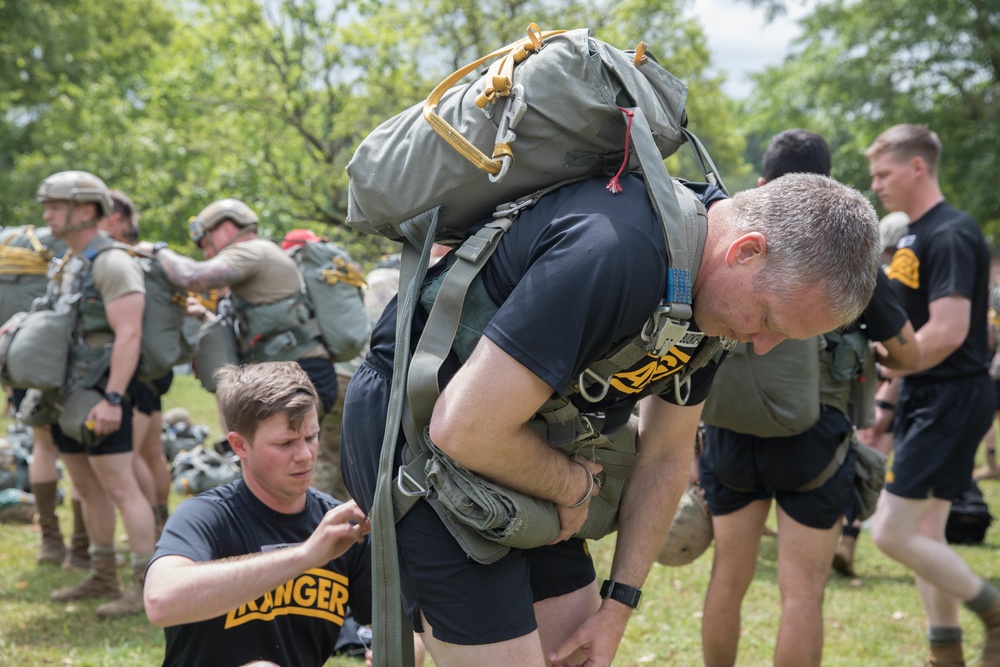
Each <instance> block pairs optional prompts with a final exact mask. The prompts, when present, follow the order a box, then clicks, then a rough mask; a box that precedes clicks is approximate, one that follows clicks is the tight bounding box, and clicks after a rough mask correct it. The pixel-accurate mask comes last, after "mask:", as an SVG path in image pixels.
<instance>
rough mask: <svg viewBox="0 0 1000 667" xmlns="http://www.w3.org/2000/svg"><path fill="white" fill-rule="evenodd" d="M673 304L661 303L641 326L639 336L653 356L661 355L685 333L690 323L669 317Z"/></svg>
mask: <svg viewBox="0 0 1000 667" xmlns="http://www.w3.org/2000/svg"><path fill="white" fill-rule="evenodd" d="M672 311H673V306H672V305H671V304H669V303H661V304H660V305H659V306H658V307H657V308H656V310H654V311H653V314H652V315H650V317H649V319H648V320H646V324H644V325H643V327H642V333H641V334H640V336H641V337H642V340H643V342H644V343H646V350H647V351H648V352H649V353H650V354H651V355H653V356H654V357H662V356H664V355H665V354H666V353H667V352H669V351H670V348H672V347H673V346H674V345H676V344H677V341H679V340H680V339H681V338H682V337H683V336H684V334H686V333H687V330H688V328H690V326H691V323H690V322H688V321H685V320H678V319H675V318H673V317H670V313H671V312H672Z"/></svg>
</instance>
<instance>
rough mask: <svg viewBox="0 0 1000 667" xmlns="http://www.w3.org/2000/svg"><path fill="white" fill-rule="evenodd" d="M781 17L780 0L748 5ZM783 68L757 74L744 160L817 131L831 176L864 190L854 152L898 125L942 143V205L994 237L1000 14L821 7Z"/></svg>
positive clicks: (841, 1) (991, 5) (909, 2)
mask: <svg viewBox="0 0 1000 667" xmlns="http://www.w3.org/2000/svg"><path fill="white" fill-rule="evenodd" d="M755 4H767V5H769V6H770V7H771V9H777V10H779V11H780V9H781V6H782V3H781V2H779V1H778V0H756V2H755ZM803 26H804V32H803V34H802V36H801V38H800V39H799V40H798V41H797V43H796V44H795V45H794V46H793V49H792V53H791V54H789V56H788V57H787V58H786V59H785V61H784V62H783V63H782V64H781V65H779V66H777V67H772V68H769V69H768V70H766V71H765V72H763V73H761V74H759V75H757V76H756V77H755V81H756V87H755V90H754V93H753V95H752V96H751V98H750V99H749V101H748V103H747V105H746V112H747V115H746V122H747V123H748V130H749V138H748V143H749V150H748V159H749V160H750V161H751V162H753V163H754V164H759V157H757V156H759V154H760V152H761V151H762V150H763V148H764V146H765V145H766V143H767V140H768V139H769V138H770V137H771V136H772V135H773V134H774V133H775V132H778V131H780V130H782V129H785V128H788V127H805V128H807V129H811V130H814V131H816V132H820V133H821V134H823V135H824V136H825V137H826V138H827V140H828V141H829V142H830V144H831V147H832V148H833V149H834V151H835V155H834V167H833V169H834V175H835V176H836V177H838V178H839V179H840V180H842V181H844V182H847V183H851V184H853V185H855V186H856V187H858V188H859V189H861V190H863V191H865V190H867V189H868V188H869V185H870V179H869V177H868V165H867V161H866V160H865V158H864V154H863V152H864V149H865V148H866V147H867V146H868V145H869V144H870V143H871V141H872V140H873V139H874V138H875V137H876V136H877V135H878V134H879V133H881V132H882V131H883V130H885V129H887V128H889V127H890V126H892V125H895V124H897V123H918V124H924V125H927V126H928V127H930V128H931V129H932V130H934V131H935V132H937V133H938V135H940V137H941V141H942V143H943V145H944V152H943V155H942V159H941V167H940V171H939V176H940V180H941V186H942V189H943V191H944V194H945V196H946V197H947V198H948V199H949V200H950V201H951V202H952V203H953V204H954V205H956V206H958V207H959V208H962V209H965V210H967V211H969V212H970V213H971V214H972V215H973V217H975V218H976V219H977V220H978V221H979V223H980V225H982V226H983V227H984V229H985V230H986V231H987V232H989V233H992V234H994V235H996V234H997V233H998V232H1000V197H997V195H996V191H995V189H994V188H993V187H992V182H993V179H994V178H995V175H996V174H997V173H998V169H1000V132H998V129H997V128H998V127H1000V5H998V4H997V3H996V2H991V1H989V0H952V1H951V2H947V3H941V2H936V1H935V0H864V1H861V0H823V1H821V2H818V3H816V6H815V9H814V11H813V12H812V14H811V15H809V16H808V17H807V18H806V19H804V22H803Z"/></svg>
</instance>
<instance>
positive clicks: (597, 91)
mask: <svg viewBox="0 0 1000 667" xmlns="http://www.w3.org/2000/svg"><path fill="white" fill-rule="evenodd" d="M489 61H493V62H492V64H490V65H489V67H488V69H487V70H486V72H485V74H482V76H480V77H479V78H478V79H477V80H475V81H472V82H468V83H462V84H461V85H458V84H460V82H461V81H462V79H464V78H465V77H466V76H467V75H470V74H474V73H477V72H478V71H479V69H480V68H481V67H482V66H484V65H485V64H486V63H487V62H489ZM686 98H687V88H686V86H685V85H684V84H683V83H682V82H681V81H679V80H678V79H677V78H676V77H674V76H673V75H672V74H670V73H669V72H667V71H666V70H665V69H663V68H662V67H661V66H660V65H659V64H658V63H657V62H656V61H655V58H654V57H653V56H652V54H651V53H648V52H647V50H646V45H645V44H641V43H640V45H639V46H638V47H637V48H636V49H635V50H634V51H623V50H621V49H618V48H616V47H614V46H611V45H609V44H606V43H604V42H601V41H600V40H597V39H595V38H593V37H591V36H590V33H589V31H588V30H585V29H582V30H569V31H552V32H542V31H541V30H540V29H539V28H538V26H536V25H534V24H532V25H531V26H529V28H528V31H527V37H525V38H523V39H521V40H519V41H517V42H514V43H512V44H509V45H508V46H506V47H503V48H501V49H498V50H496V51H494V52H493V53H490V54H489V55H487V56H484V57H483V58H480V59H478V60H476V61H475V62H472V63H470V64H469V65H467V66H465V67H463V68H461V69H460V70H458V71H457V72H455V73H454V74H452V75H451V76H449V77H447V78H446V79H445V80H444V81H443V82H442V83H441V84H439V85H438V86H437V87H436V88H435V89H434V90H433V91H432V92H431V93H430V95H429V97H428V98H427V100H426V101H425V102H424V103H422V104H419V105H416V106H414V107H411V108H410V109H408V110H406V111H404V112H402V113H401V114H399V115H397V116H396V117H394V118H392V119H390V120H388V121H386V122H385V123H383V124H382V125H381V126H379V127H378V128H376V129H375V130H374V131H373V132H372V133H371V134H369V135H368V137H367V138H366V139H365V140H364V141H362V143H361V145H360V146H359V147H358V149H357V151H356V152H355V154H354V156H353V158H352V160H351V162H350V164H348V167H347V171H348V175H349V176H350V189H349V193H348V216H347V223H348V225H350V226H351V227H353V228H355V229H358V230H359V231H362V232H365V233H369V234H378V235H382V236H385V237H387V238H390V239H394V240H399V241H402V242H403V249H402V263H401V269H400V295H399V308H398V309H397V325H396V345H395V350H396V353H395V359H394V366H393V381H392V391H391V397H390V400H389V411H388V416H387V420H386V422H387V423H386V431H385V438H384V440H383V446H382V454H381V458H380V461H379V476H378V477H379V481H378V486H377V489H376V494H375V500H374V505H373V509H372V524H373V545H374V548H373V550H372V558H373V569H374V571H375V574H374V576H373V580H374V582H375V589H374V597H373V603H374V606H373V609H374V612H375V613H374V621H375V636H376V643H375V654H374V655H375V664H376V665H379V667H388V666H390V665H391V666H393V667H396V666H397V665H404V664H412V658H411V656H409V655H408V654H409V652H410V651H411V650H412V642H411V641H410V640H409V634H408V633H407V632H404V629H405V628H406V625H405V623H404V621H403V619H402V615H401V613H400V597H399V593H398V591H399V571H398V562H397V560H396V559H397V553H396V541H395V521H398V519H399V518H400V517H401V516H403V515H404V514H405V513H406V511H408V509H409V508H410V507H412V506H413V504H414V503H415V502H416V501H417V500H419V499H421V498H425V499H426V500H427V501H428V502H430V503H431V506H432V507H434V509H435V511H436V512H437V514H438V516H440V517H441V518H442V520H443V521H444V522H445V525H446V526H447V527H448V529H449V531H451V534H452V535H453V536H454V537H455V539H456V541H457V542H458V543H459V544H460V545H461V546H462V547H463V549H465V551H466V553H467V554H469V556H470V558H473V559H475V560H477V561H479V562H483V563H488V562H493V561H494V560H496V559H498V558H500V557H502V556H503V555H504V554H505V553H507V551H508V550H509V548H511V547H519V548H527V547H531V546H538V545H540V544H544V543H545V542H546V538H547V536H548V535H549V534H550V533H551V530H552V520H551V519H552V515H553V514H554V512H555V509H554V507H551V506H550V505H551V504H550V503H544V502H533V501H534V500H537V499H531V498H527V497H524V496H520V495H519V494H515V493H513V492H511V491H510V490H509V489H504V488H502V487H498V486H497V485H491V484H489V483H488V481H487V480H483V479H482V478H479V477H478V476H477V475H475V474H474V473H472V472H471V471H467V470H463V469H461V467H460V466H457V465H451V464H452V463H454V462H450V461H448V459H447V458H446V457H445V456H444V455H443V454H442V453H441V452H439V451H437V449H436V447H434V444H433V443H432V442H430V439H429V438H428V437H426V433H427V424H428V422H429V419H430V411H431V408H432V407H433V404H434V401H435V400H436V399H437V396H438V394H439V392H440V388H439V386H438V383H437V371H438V369H439V368H440V366H441V364H442V363H443V360H444V358H445V357H446V356H447V355H448V354H449V353H450V351H451V349H452V346H453V344H462V341H461V340H456V332H458V331H462V330H468V331H472V332H473V334H475V332H476V331H477V330H478V331H481V328H479V326H476V324H475V323H473V324H472V325H471V326H470V325H469V324H468V323H467V322H466V320H468V319H477V318H479V319H481V317H482V316H483V315H484V311H482V310H481V309H480V308H477V307H473V306H472V305H471V304H472V302H477V303H482V304H485V308H487V309H489V307H490V304H489V303H486V302H488V296H487V295H485V294H484V289H483V288H482V285H481V279H479V280H477V276H478V274H479V271H480V270H481V269H482V267H483V266H484V265H485V263H486V262H487V261H488V259H489V258H490V256H491V255H492V253H493V251H494V250H495V249H496V247H497V245H498V244H499V242H500V239H501V237H502V235H503V234H504V232H505V231H506V230H507V229H508V228H509V227H510V225H511V224H515V223H516V218H517V216H518V213H519V212H520V211H521V210H524V209H525V208H528V207H530V206H532V205H533V204H534V203H535V202H536V201H538V199H539V198H541V197H542V196H544V195H545V194H546V193H548V192H549V191H551V190H553V189H555V188H556V187H559V186H560V185H564V184H566V183H569V182H572V181H574V180H581V179H584V178H590V177H595V176H599V175H602V174H604V175H607V176H610V177H611V180H610V181H609V184H608V189H609V190H611V192H616V191H617V187H618V177H619V176H620V175H621V174H622V173H624V172H626V171H628V172H633V173H639V174H641V175H642V177H643V180H644V182H645V185H646V189H647V192H648V193H649V196H650V201H651V203H652V204H653V207H654V209H655V211H656V213H657V216H658V217H659V219H660V221H661V222H662V224H663V237H664V244H665V247H666V251H667V259H668V271H667V274H668V278H667V286H666V289H665V293H664V296H663V299H662V300H661V303H660V306H659V307H658V308H657V310H656V311H655V312H654V314H653V315H652V316H651V317H650V319H649V321H648V322H647V323H646V326H645V327H644V328H643V332H642V334H641V335H640V336H637V337H636V339H635V340H633V341H631V342H630V343H629V344H628V345H626V346H625V348H623V349H622V350H621V351H620V352H619V353H616V354H615V355H613V357H611V358H608V359H604V360H600V361H599V362H596V363H595V364H594V365H592V366H591V367H590V368H588V369H586V371H585V372H584V373H583V374H581V376H580V378H579V379H578V382H577V385H578V387H579V391H580V395H581V396H583V397H584V398H585V399H586V400H591V401H596V400H600V397H601V396H603V393H604V392H606V390H607V386H608V380H609V378H610V377H611V376H612V375H613V374H614V373H616V372H618V371H620V370H622V369H624V368H628V367H630V366H631V365H632V364H633V363H635V362H636V361H638V360H639V359H641V358H643V357H645V356H646V355H647V354H654V356H662V354H665V353H666V351H667V350H669V349H670V347H672V346H673V345H674V343H676V342H677V341H679V340H680V339H681V337H682V336H684V335H685V333H687V330H688V327H689V326H690V319H691V315H692V303H691V301H692V295H691V290H692V287H693V284H694V278H695V276H696V275H697V271H698V263H699V261H700V257H701V250H702V248H703V247H704V242H705V233H706V221H705V215H706V214H705V210H704V207H703V206H702V205H701V203H700V202H699V201H698V200H697V198H696V197H695V196H694V195H693V193H692V192H691V191H690V190H688V189H687V188H686V187H684V186H682V185H681V184H679V183H678V182H677V181H675V180H674V179H672V178H671V177H670V175H669V174H668V173H667V170H666V168H665V166H664V164H663V160H664V159H665V158H667V157H668V156H670V155H672V154H673V153H675V152H676V151H677V150H678V149H679V148H680V147H681V146H682V145H683V144H685V143H688V144H690V145H691V146H692V148H693V149H694V151H695V154H696V157H697V158H698V160H699V162H700V164H701V166H702V169H703V171H704V172H705V174H706V176H707V179H708V181H709V182H711V183H713V184H716V185H718V186H719V187H722V184H721V182H720V180H719V178H718V175H717V171H716V169H715V166H714V164H712V161H711V158H710V157H709V156H708V154H707V152H706V151H705V150H704V147H703V146H702V145H701V143H700V142H699V141H698V139H697V138H696V137H695V136H694V135H693V134H692V133H690V132H688V131H687V129H686V127H685V125H686V122H687V117H686V114H685V101H686ZM488 153H489V154H488ZM491 215H492V220H491V221H488V222H487V223H486V224H485V226H484V227H482V228H481V229H480V230H479V231H477V232H476V233H475V234H474V235H472V236H469V232H470V230H471V229H472V228H473V227H474V226H476V225H477V223H480V222H482V221H483V220H484V219H487V218H489V217H490V216H491ZM433 242H438V243H445V244H448V245H455V246H458V245H460V247H459V248H458V249H457V250H456V251H455V252H453V253H452V254H451V255H450V256H449V257H450V260H449V261H450V262H451V263H452V264H451V266H450V267H449V268H448V271H447V274H446V275H444V276H443V277H442V282H441V284H440V285H439V286H435V289H437V290H438V292H437V295H436V296H435V297H434V298H433V299H427V298H426V297H427V296H428V295H427V294H426V293H425V290H424V287H425V286H424V279H425V275H426V270H427V267H428V264H429V255H430V247H431V244H432V243H433ZM483 296H486V299H485V300H483V299H482V297H483ZM422 298H424V300H425V301H428V300H431V301H433V305H432V306H431V308H430V312H429V316H428V320H427V324H426V325H425V328H424V331H423V333H422V335H421V337H420V340H419V342H418V344H417V347H416V350H415V351H414V352H413V356H412V361H411V357H410V352H409V351H410V349H411V346H410V341H409V336H410V330H411V322H412V320H413V315H414V312H415V309H416V308H417V307H420V305H419V304H420V302H421V299H422ZM477 299H478V301H477ZM470 300H471V302H470ZM493 308H494V309H495V305H494V306H493ZM480 326H481V325H480ZM702 353H704V354H702ZM718 353H719V341H718V340H712V341H710V343H709V344H706V345H703V346H702V348H701V350H700V352H699V355H701V356H700V357H699V358H697V359H696V360H695V361H694V362H692V363H691V364H689V365H688V367H686V368H685V369H684V371H683V372H681V373H677V374H674V375H673V376H672V377H671V382H673V384H674V386H673V389H674V391H675V392H676V395H677V396H678V399H679V402H680V403H681V404H683V403H684V400H685V396H686V393H685V387H687V388H688V389H689V388H690V375H691V373H693V372H694V370H696V369H697V368H699V367H700V366H701V365H704V364H706V363H708V362H709V361H710V360H711V359H713V358H715V357H716V356H717V354H718ZM665 389H666V388H664V390H665ZM550 403H551V405H550V404H546V406H543V408H542V409H541V411H540V415H541V414H542V412H544V413H545V415H546V416H547V417H552V422H551V423H545V424H543V423H540V422H543V421H546V420H543V419H536V420H533V427H534V426H537V427H539V428H540V429H543V430H546V431H547V433H545V434H544V435H543V437H546V436H548V437H546V439H547V440H548V441H549V442H550V443H552V442H553V440H554V439H556V438H553V437H552V436H553V434H554V432H555V431H559V432H561V435H562V436H565V441H564V442H563V444H562V446H560V447H559V448H560V449H563V450H564V451H567V453H571V452H572V451H575V449H576V448H582V447H588V448H589V449H588V451H601V452H602V453H601V454H600V455H599V456H598V457H597V458H598V460H600V461H601V463H602V465H604V470H605V471H607V474H606V475H605V478H604V487H602V491H601V494H600V495H599V496H598V497H597V499H602V498H603V500H606V499H607V497H609V496H611V495H613V493H612V487H615V488H617V491H616V492H615V493H614V494H615V495H619V496H620V493H621V492H623V490H624V487H625V484H626V483H627V480H628V476H629V474H630V471H631V467H632V462H633V461H634V458H635V450H634V438H631V437H629V434H630V431H631V429H628V428H623V429H622V430H621V431H620V432H619V434H615V436H618V435H620V437H617V438H616V437H615V436H612V438H611V439H609V438H608V437H607V436H603V435H601V434H600V433H597V432H595V431H594V430H593V428H590V427H589V422H587V420H586V419H585V418H581V417H582V416H581V415H579V411H578V410H576V409H575V407H574V406H573V405H572V404H571V403H570V402H569V401H568V399H567V398H566V397H557V398H556V399H553V401H550ZM574 411H575V412H576V414H575V415H573V414H570V413H572V412H574ZM550 427H551V428H550ZM400 428H402V430H403V432H404V434H405V441H406V444H407V450H405V451H404V457H403V458H404V462H406V464H405V466H404V468H403V469H401V470H400V471H399V474H398V475H397V474H396V473H397V471H396V470H395V452H396V442H397V434H398V432H399V430H400ZM588 429H589V430H588ZM615 439H617V440H618V442H610V440H615ZM599 442H600V443H601V444H598V443H599ZM630 446H631V447H632V449H631V451H629V447H630ZM602 457H607V458H602ZM613 458H614V460H612V459H613ZM601 474H604V473H601ZM606 490H607V493H605V491H606ZM452 494H454V496H452ZM452 500H453V501H454V502H452ZM595 500H596V499H595ZM603 500H602V502H603ZM617 501H618V498H617V497H616V498H615V501H614V502H613V503H610V504H608V505H607V506H606V507H604V506H601V507H598V506H600V505H601V503H595V504H594V505H592V506H591V512H592V513H594V515H595V516H594V517H593V518H594V519H595V521H591V520H590V519H588V523H595V524H600V528H599V529H598V528H595V534H596V533H598V532H599V533H600V534H606V533H608V532H612V531H614V530H615V529H616V526H617ZM599 514H600V516H598V515H599ZM522 515H523V516H522ZM521 528H523V529H524V531H521V530H520V529H521ZM404 658H405V660H404Z"/></svg>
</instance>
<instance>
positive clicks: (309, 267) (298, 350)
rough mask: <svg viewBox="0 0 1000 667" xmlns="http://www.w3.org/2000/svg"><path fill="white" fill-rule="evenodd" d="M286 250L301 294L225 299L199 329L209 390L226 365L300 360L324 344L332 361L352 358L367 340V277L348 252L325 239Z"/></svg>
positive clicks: (202, 375)
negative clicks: (253, 300) (259, 300)
mask: <svg viewBox="0 0 1000 667" xmlns="http://www.w3.org/2000/svg"><path fill="white" fill-rule="evenodd" d="M285 252H286V253H287V254H288V255H289V256H290V257H291V258H292V259H293V260H295V265H296V267H297V268H298V271H299V275H300V277H301V279H302V291H301V292H300V293H298V294H295V295H293V296H291V297H288V298H287V299H281V300H279V301H276V302H274V303H268V304H260V305H254V304H249V303H247V302H246V301H244V300H242V299H240V298H239V297H236V296H231V297H229V298H227V299H222V300H221V301H220V302H219V311H218V315H219V317H218V318H217V319H214V320H210V321H208V322H206V323H204V324H203V325H202V326H201V328H200V329H199V331H198V342H197V345H196V346H195V367H196V368H197V369H198V379H199V381H200V382H201V384H202V386H203V387H205V389H206V390H208V391H210V392H212V393H214V392H215V389H216V385H217V383H216V380H215V372H216V371H217V370H218V369H219V368H222V367H223V366H225V365H227V364H239V363H241V362H257V361H295V360H297V359H299V358H301V356H302V355H303V354H305V353H306V352H307V351H308V350H310V349H312V348H313V347H315V346H316V345H317V344H319V343H321V344H322V345H323V347H324V348H325V349H326V350H327V352H329V354H330V359H331V361H334V362H339V361H349V360H351V359H353V358H354V357H355V356H357V354H358V353H359V352H360V351H361V350H362V349H363V348H364V346H365V343H367V342H368V336H369V334H370V333H371V324H370V322H369V319H368V313H367V311H366V310H365V303H364V294H363V292H362V288H363V287H364V285H365V279H364V275H363V274H362V272H361V267H360V266H359V265H358V264H357V263H356V262H354V261H353V260H352V259H351V256H350V255H349V254H348V253H347V251H346V250H344V249H343V248H342V247H340V246H339V245H337V244H335V243H331V242H329V241H325V240H320V241H309V242H306V243H304V244H302V245H297V246H294V247H292V248H288V249H287V250H286V251H285Z"/></svg>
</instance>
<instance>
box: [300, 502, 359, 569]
mask: <svg viewBox="0 0 1000 667" xmlns="http://www.w3.org/2000/svg"><path fill="white" fill-rule="evenodd" d="M371 529H372V527H371V524H370V523H368V518H367V517H365V514H364V512H362V511H361V508H360V507H358V504H357V503H356V502H354V501H353V500H351V501H349V502H346V503H344V504H342V505H338V506H337V507H334V508H333V509H332V510H330V511H329V512H327V513H326V515H325V516H324V517H323V520H322V521H320V523H319V525H318V526H316V530H314V531H313V534H312V535H311V536H310V537H309V539H308V540H306V541H305V542H304V543H303V545H302V548H303V549H304V550H305V551H306V552H307V553H308V554H309V555H310V561H311V562H313V565H312V567H315V566H318V565H322V564H323V563H326V562H328V561H331V560H333V559H334V558H337V557H338V556H341V555H343V553H344V552H345V551H347V550H348V549H349V548H350V547H351V546H352V545H354V544H357V543H359V542H362V541H363V540H364V539H365V535H367V534H368V533H370V532H371Z"/></svg>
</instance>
